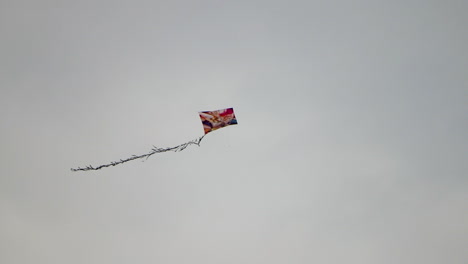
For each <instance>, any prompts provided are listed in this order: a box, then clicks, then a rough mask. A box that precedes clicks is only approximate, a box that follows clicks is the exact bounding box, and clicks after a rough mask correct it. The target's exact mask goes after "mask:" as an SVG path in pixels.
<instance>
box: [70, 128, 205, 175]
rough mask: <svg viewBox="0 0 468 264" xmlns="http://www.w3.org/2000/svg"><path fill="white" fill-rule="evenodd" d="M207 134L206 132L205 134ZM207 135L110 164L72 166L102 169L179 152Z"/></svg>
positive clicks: (85, 169)
mask: <svg viewBox="0 0 468 264" xmlns="http://www.w3.org/2000/svg"><path fill="white" fill-rule="evenodd" d="M205 135H206V134H205ZM205 135H203V136H201V137H199V138H197V139H194V140H191V141H189V142H187V143H184V144H180V145H178V146H175V147H171V148H158V147H155V146H153V148H152V149H151V151H150V152H149V153H147V154H142V155H133V156H131V157H130V158H127V159H121V160H119V161H112V162H111V163H108V164H104V165H99V166H97V167H93V166H91V165H89V166H86V167H84V168H81V167H78V168H76V169H75V168H71V170H72V171H90V170H100V169H102V168H107V167H110V166H115V165H120V164H122V163H125V162H129V161H132V160H136V159H143V158H146V159H148V158H149V157H151V156H152V155H154V154H156V153H162V152H168V151H174V152H179V151H182V150H184V149H186V148H187V147H188V146H190V145H197V146H200V142H201V141H202V139H203V138H204V137H205Z"/></svg>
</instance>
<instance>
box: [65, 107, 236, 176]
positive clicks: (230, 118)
mask: <svg viewBox="0 0 468 264" xmlns="http://www.w3.org/2000/svg"><path fill="white" fill-rule="evenodd" d="M199 115H200V119H201V121H202V124H203V129H204V131H205V134H204V135H203V136H201V137H199V138H197V139H194V140H191V141H189V142H186V143H184V144H180V145H178V146H175V147H169V148H158V147H155V146H153V148H152V149H151V151H150V152H148V153H146V154H142V155H132V156H131V157H129V158H126V159H120V160H119V161H112V162H110V163H108V164H103V165H99V166H96V167H94V166H91V165H89V166H86V167H84V168H81V167H78V168H72V169H71V170H72V171H89V170H100V169H102V168H106V167H110V166H115V165H119V164H122V163H125V162H128V161H132V160H136V159H142V158H146V159H148V158H149V157H151V156H152V155H154V154H156V153H162V152H168V151H174V152H178V151H182V150H184V149H186V148H187V147H188V146H190V145H197V146H200V142H201V141H202V139H203V138H204V137H205V136H206V134H208V133H210V132H211V131H214V130H217V129H220V128H222V127H225V126H229V125H237V119H236V116H235V114H234V109H233V108H226V109H220V110H214V111H203V112H199Z"/></svg>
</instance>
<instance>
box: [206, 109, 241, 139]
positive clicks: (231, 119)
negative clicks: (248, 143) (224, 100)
mask: <svg viewBox="0 0 468 264" xmlns="http://www.w3.org/2000/svg"><path fill="white" fill-rule="evenodd" d="M199 114H200V119H201V121H202V123H203V129H204V130H205V135H206V134H208V133H210V132H211V131H214V130H216V129H220V128H222V127H225V126H229V125H237V119H236V115H235V114H234V109H232V108H226V109H221V110H215V111H204V112H199Z"/></svg>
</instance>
